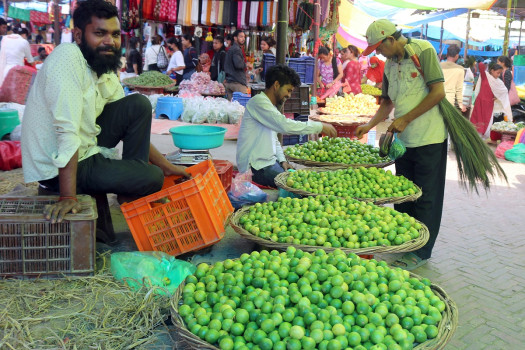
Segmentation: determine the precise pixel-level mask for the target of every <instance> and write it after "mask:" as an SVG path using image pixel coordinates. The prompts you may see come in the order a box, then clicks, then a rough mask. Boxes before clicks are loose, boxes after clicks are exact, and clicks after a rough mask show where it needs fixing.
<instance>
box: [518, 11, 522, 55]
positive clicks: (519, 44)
mask: <svg viewBox="0 0 525 350" xmlns="http://www.w3.org/2000/svg"><path fill="white" fill-rule="evenodd" d="M522 28H523V17H520V36H519V38H518V55H519V54H521V52H520V46H521V31H522Z"/></svg>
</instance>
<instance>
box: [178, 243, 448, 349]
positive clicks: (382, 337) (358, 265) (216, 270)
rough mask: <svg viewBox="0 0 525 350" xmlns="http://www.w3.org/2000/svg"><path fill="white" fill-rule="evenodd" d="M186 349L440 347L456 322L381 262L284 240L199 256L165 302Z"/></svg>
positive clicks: (441, 294)
mask: <svg viewBox="0 0 525 350" xmlns="http://www.w3.org/2000/svg"><path fill="white" fill-rule="evenodd" d="M171 314H172V321H173V324H174V327H175V331H176V332H177V335H178V339H182V340H183V342H184V343H185V344H184V345H185V348H186V349H210V350H218V349H222V350H232V349H242V350H246V349H253V348H257V349H261V350H273V349H277V350H280V349H282V350H284V349H292V350H296V349H297V350H299V349H346V348H349V347H351V348H353V349H359V350H363V349H367V348H368V349H372V348H374V349H375V348H377V349H383V348H387V347H388V348H390V349H417V350H426V349H443V348H444V346H445V345H446V344H447V342H448V341H449V340H450V339H451V337H452V335H453V334H454V331H455V330H456V328H457V324H458V310H457V307H456V304H455V303H454V301H453V300H452V299H450V298H449V296H448V295H447V294H446V293H445V291H444V290H443V289H442V288H440V287H439V286H437V285H435V284H432V283H431V282H430V280H428V279H426V278H421V277H419V276H417V275H415V274H412V273H409V272H408V271H404V270H401V269H399V268H391V267H389V266H388V265H387V264H386V263H385V262H384V261H380V262H378V261H376V260H373V259H372V260H366V259H361V258H359V257H358V256H356V255H355V254H346V253H344V252H342V251H341V250H337V251H334V252H330V253H327V252H325V251H324V250H321V249H319V250H317V251H315V252H312V253H309V252H304V251H302V250H299V249H295V248H293V247H290V248H288V249H287V250H286V252H278V251H276V250H273V251H266V250H263V251H261V252H258V251H254V252H252V253H251V254H242V255H241V256H240V258H239V259H234V260H232V259H227V260H224V261H219V262H216V263H215V264H213V265H208V264H206V263H202V264H200V265H198V266H197V271H196V272H195V274H194V275H191V276H188V277H187V278H186V281H185V283H183V284H181V285H180V286H179V288H178V289H177V291H176V293H175V295H174V296H173V297H172V299H171Z"/></svg>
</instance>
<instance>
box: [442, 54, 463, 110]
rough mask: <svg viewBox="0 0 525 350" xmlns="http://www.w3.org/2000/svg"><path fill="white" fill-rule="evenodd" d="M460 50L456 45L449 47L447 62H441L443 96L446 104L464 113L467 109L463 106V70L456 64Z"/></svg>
mask: <svg viewBox="0 0 525 350" xmlns="http://www.w3.org/2000/svg"><path fill="white" fill-rule="evenodd" d="M459 52H460V49H459V47H458V46H457V45H450V46H449V47H448V49H447V60H446V61H445V62H441V63H440V65H441V69H443V76H444V77H445V94H446V97H447V100H448V102H450V103H451V104H452V105H453V106H456V107H458V108H459V109H461V111H462V112H466V111H467V108H466V107H465V106H464V105H463V81H464V79H465V69H464V68H463V67H462V66H460V65H459V64H457V63H456V62H457V60H458V59H459Z"/></svg>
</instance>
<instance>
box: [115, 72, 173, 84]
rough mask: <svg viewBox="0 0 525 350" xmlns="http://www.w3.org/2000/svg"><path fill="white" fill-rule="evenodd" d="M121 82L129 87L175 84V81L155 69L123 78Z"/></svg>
mask: <svg viewBox="0 0 525 350" xmlns="http://www.w3.org/2000/svg"><path fill="white" fill-rule="evenodd" d="M123 83H124V84H125V85H127V86H129V87H135V86H145V87H164V86H168V85H172V84H175V81H173V80H171V79H170V77H168V76H167V75H166V74H162V73H160V72H157V71H148V72H144V73H142V74H141V75H139V76H136V77H132V78H127V79H124V80H123Z"/></svg>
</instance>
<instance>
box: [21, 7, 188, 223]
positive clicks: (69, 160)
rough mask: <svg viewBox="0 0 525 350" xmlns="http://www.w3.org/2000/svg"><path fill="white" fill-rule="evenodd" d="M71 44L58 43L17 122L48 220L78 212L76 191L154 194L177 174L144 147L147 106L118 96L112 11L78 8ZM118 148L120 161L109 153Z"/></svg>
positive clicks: (117, 40)
mask: <svg viewBox="0 0 525 350" xmlns="http://www.w3.org/2000/svg"><path fill="white" fill-rule="evenodd" d="M73 20H74V23H75V28H74V30H73V38H74V40H75V43H64V44H61V45H59V46H58V47H57V48H56V49H55V50H53V52H52V53H51V54H50V55H49V56H48V57H47V59H46V61H45V63H44V65H43V67H42V69H41V71H40V72H39V73H38V74H37V77H36V79H35V83H34V84H33V87H32V88H31V91H30V93H29V97H28V100H27V104H26V109H25V113H24V118H23V124H22V142H21V144H22V163H23V171H24V178H25V181H26V182H34V181H38V182H39V183H40V186H42V187H44V188H45V189H47V190H49V191H54V192H59V193H60V200H59V201H58V202H57V203H56V204H54V205H51V206H48V207H47V208H46V209H45V210H44V215H45V217H46V218H47V219H48V220H51V222H53V223H54V222H60V221H62V220H63V218H64V216H65V214H67V213H69V212H73V213H76V212H78V211H79V210H80V209H81V208H80V205H79V203H78V201H77V197H76V195H77V193H116V194H117V195H119V198H120V199H121V200H130V199H136V198H139V197H143V196H146V195H148V194H151V193H154V192H157V191H159V190H160V189H161V188H162V184H163V180H164V176H168V175H183V176H186V177H188V176H189V175H188V174H187V173H186V171H185V170H184V168H182V167H178V166H175V165H173V164H171V163H169V162H168V161H167V160H166V159H165V158H164V157H163V156H162V154H160V153H159V151H158V150H157V149H156V148H155V147H154V146H153V145H152V144H151V143H150V132H151V104H150V102H149V100H148V99H147V98H146V97H144V96H142V95H139V94H136V95H130V96H127V97H124V91H123V89H122V86H121V85H120V82H119V79H118V77H117V75H116V71H117V70H118V69H119V68H120V56H121V54H120V45H121V36H120V23H119V20H118V11H117V8H116V7H115V6H113V5H111V4H110V3H109V2H106V1H104V0H87V1H82V2H80V1H79V2H78V6H77V8H76V9H75V12H74V15H73ZM120 141H122V142H123V152H122V159H118V158H119V156H118V154H117V153H118V152H116V150H115V149H114V147H115V146H116V145H117V144H118V143H119V142H120Z"/></svg>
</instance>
